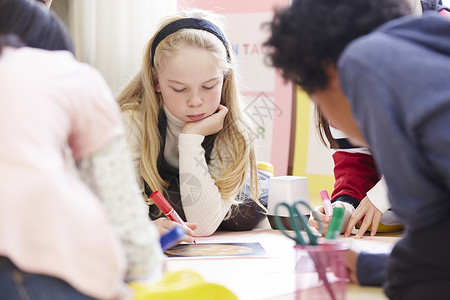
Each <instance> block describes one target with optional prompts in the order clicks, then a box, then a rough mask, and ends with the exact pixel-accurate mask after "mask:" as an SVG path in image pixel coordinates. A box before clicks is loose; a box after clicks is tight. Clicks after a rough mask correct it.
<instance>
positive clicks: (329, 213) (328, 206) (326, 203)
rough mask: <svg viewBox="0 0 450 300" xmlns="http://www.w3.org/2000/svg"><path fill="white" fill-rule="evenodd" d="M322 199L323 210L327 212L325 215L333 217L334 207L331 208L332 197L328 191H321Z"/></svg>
mask: <svg viewBox="0 0 450 300" xmlns="http://www.w3.org/2000/svg"><path fill="white" fill-rule="evenodd" d="M320 197H321V198H322V203H323V209H324V210H325V215H327V216H328V217H331V216H332V215H333V206H331V201H330V197H329V196H328V192H327V190H321V191H320Z"/></svg>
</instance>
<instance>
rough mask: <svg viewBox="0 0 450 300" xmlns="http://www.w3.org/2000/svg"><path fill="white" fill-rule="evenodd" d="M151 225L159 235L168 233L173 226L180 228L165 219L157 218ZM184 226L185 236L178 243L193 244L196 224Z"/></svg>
mask: <svg viewBox="0 0 450 300" xmlns="http://www.w3.org/2000/svg"><path fill="white" fill-rule="evenodd" d="M153 224H155V226H156V228H157V229H158V231H159V235H163V234H166V233H167V232H169V231H170V230H171V229H172V228H173V227H174V226H177V225H178V226H180V224H178V223H176V222H174V221H171V220H169V219H167V218H164V217H162V218H159V219H156V220H154V221H153ZM185 224H186V226H183V228H184V230H185V231H186V234H185V235H184V236H183V238H182V239H181V240H180V242H187V243H193V242H194V238H193V235H194V232H193V231H194V230H195V229H197V227H198V226H197V224H195V223H185Z"/></svg>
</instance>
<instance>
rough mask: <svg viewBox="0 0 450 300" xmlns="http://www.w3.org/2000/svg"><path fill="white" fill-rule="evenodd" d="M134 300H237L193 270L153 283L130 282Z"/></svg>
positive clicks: (179, 272)
mask: <svg viewBox="0 0 450 300" xmlns="http://www.w3.org/2000/svg"><path fill="white" fill-rule="evenodd" d="M129 286H130V287H131V289H132V290H133V292H134V298H133V300H180V299H181V300H210V299H214V300H237V299H238V298H237V297H236V295H235V294H233V293H232V292H231V291H230V290H229V289H227V288H226V287H224V286H222V285H220V284H216V283H211V282H206V281H205V280H204V279H203V278H202V276H201V275H200V274H198V273H197V272H195V271H192V270H180V271H176V272H169V273H167V274H166V275H165V276H164V277H163V278H162V279H161V280H159V281H157V282H152V283H141V282H130V283H129Z"/></svg>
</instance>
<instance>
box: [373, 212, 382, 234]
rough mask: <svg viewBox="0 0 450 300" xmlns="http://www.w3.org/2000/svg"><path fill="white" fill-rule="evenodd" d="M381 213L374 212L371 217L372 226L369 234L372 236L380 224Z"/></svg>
mask: <svg viewBox="0 0 450 300" xmlns="http://www.w3.org/2000/svg"><path fill="white" fill-rule="evenodd" d="M382 215H383V214H382V213H381V212H375V213H374V215H373V219H372V228H371V229H370V235H371V236H374V235H375V234H376V233H377V230H378V226H379V225H380V221H381V216H382Z"/></svg>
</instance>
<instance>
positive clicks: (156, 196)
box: [150, 191, 195, 243]
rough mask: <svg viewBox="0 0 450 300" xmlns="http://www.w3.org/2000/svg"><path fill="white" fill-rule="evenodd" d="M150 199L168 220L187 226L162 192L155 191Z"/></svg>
mask: <svg viewBox="0 0 450 300" xmlns="http://www.w3.org/2000/svg"><path fill="white" fill-rule="evenodd" d="M150 199H152V200H153V202H155V204H156V206H158V208H159V209H160V210H161V211H162V213H163V214H164V215H165V216H166V217H167V218H169V219H170V220H172V221H174V222H177V223H178V224H181V225H183V226H186V224H184V221H183V219H182V218H181V217H180V216H179V215H178V214H177V212H176V211H175V209H173V207H172V205H170V203H169V202H168V201H167V199H166V198H164V196H163V195H162V194H161V193H160V192H158V191H154V192H153V193H152V194H151V195H150ZM194 243H195V241H194Z"/></svg>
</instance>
